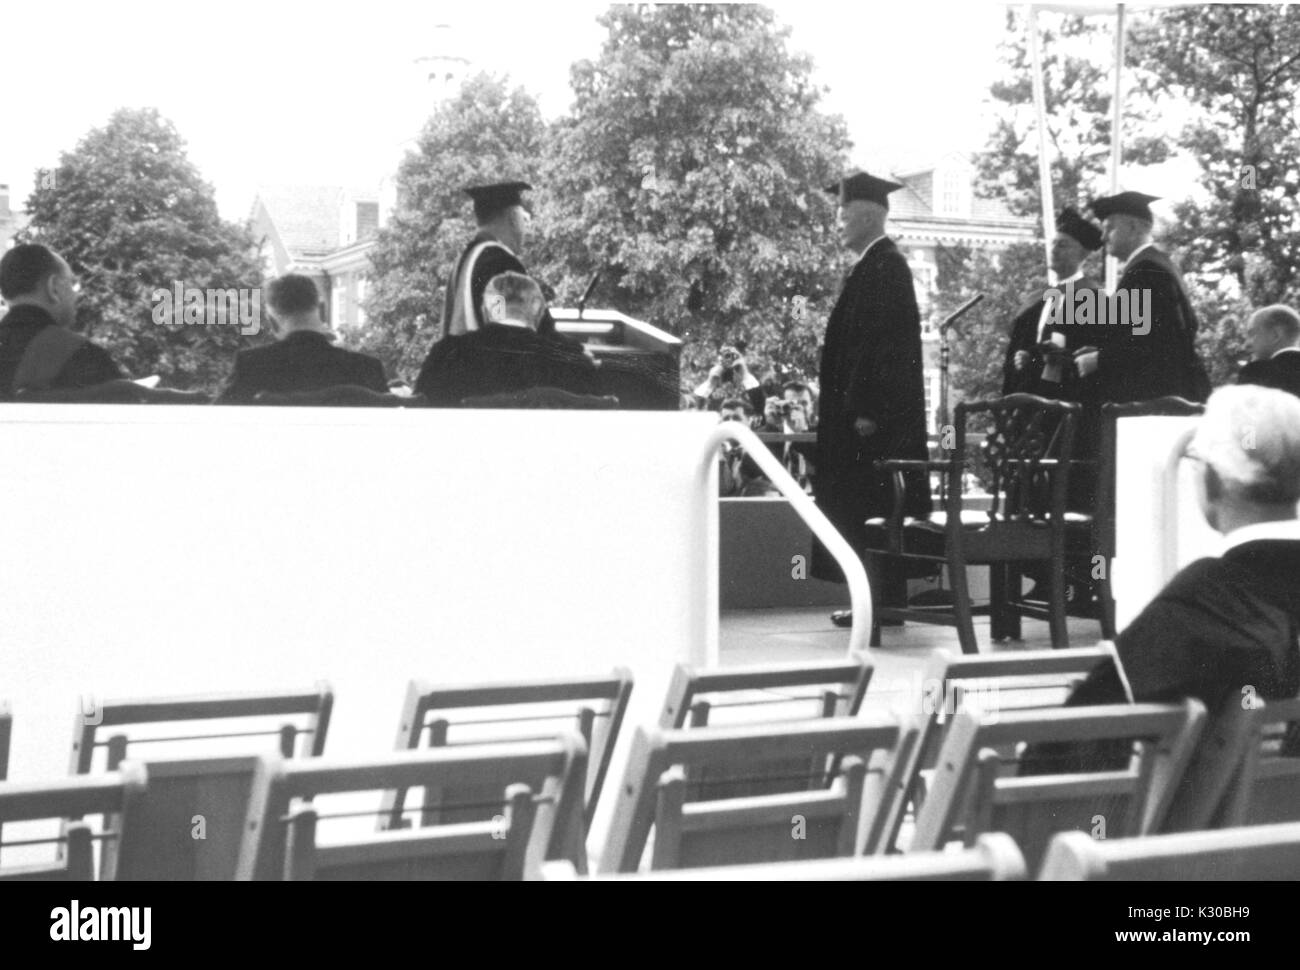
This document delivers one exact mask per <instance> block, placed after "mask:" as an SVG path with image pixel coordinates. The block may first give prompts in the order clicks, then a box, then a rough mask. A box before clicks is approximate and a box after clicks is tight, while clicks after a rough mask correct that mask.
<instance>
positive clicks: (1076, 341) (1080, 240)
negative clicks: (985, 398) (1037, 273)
mask: <svg viewBox="0 0 1300 970" xmlns="http://www.w3.org/2000/svg"><path fill="white" fill-rule="evenodd" d="M1099 249H1101V230H1100V229H1098V228H1097V226H1096V225H1094V224H1093V223H1091V222H1089V221H1088V220H1087V219H1085V218H1084V217H1083V216H1081V215H1080V214H1079V213H1078V211H1076V210H1075V209H1073V208H1070V207H1067V208H1065V209H1062V210H1061V214H1060V215H1059V216H1058V217H1057V219H1056V235H1055V236H1053V237H1052V262H1051V269H1052V272H1053V273H1054V274H1055V275H1056V279H1057V283H1056V285H1055V286H1052V287H1049V288H1047V289H1046V290H1044V291H1043V294H1042V295H1041V296H1039V297H1038V298H1037V299H1035V300H1034V301H1033V302H1032V303H1031V304H1030V305H1029V306H1027V307H1025V309H1024V310H1022V311H1021V312H1020V314H1019V315H1018V316H1017V317H1016V319H1015V321H1014V322H1013V323H1012V325H1011V338H1010V340H1008V341H1007V353H1006V359H1005V360H1004V362H1003V365H1002V393H1003V394H1037V395H1038V396H1039V397H1046V398H1051V399H1053V400H1062V401H1072V400H1077V399H1078V388H1077V387H1076V386H1075V385H1076V384H1077V380H1078V377H1077V374H1076V373H1075V370H1074V363H1073V360H1072V359H1071V357H1070V355H1072V354H1073V352H1074V351H1075V350H1078V349H1079V348H1080V347H1082V346H1083V343H1082V342H1081V338H1082V337H1083V336H1084V335H1085V328H1081V327H1074V326H1067V325H1065V324H1064V320H1065V319H1066V317H1065V310H1066V306H1067V303H1066V301H1067V300H1068V299H1070V298H1072V297H1073V295H1074V294H1075V293H1076V292H1080V291H1082V290H1085V289H1088V290H1094V291H1097V292H1100V291H1101V289H1102V284H1101V282H1100V281H1099V280H1097V279H1095V278H1093V277H1091V276H1087V275H1085V274H1084V271H1083V264H1084V261H1085V260H1086V259H1087V258H1088V256H1089V255H1090V254H1092V253H1095V252H1096V251H1097V250H1099ZM1058 321H1060V322H1058ZM1057 335H1059V336H1057ZM1053 343H1054V344H1055V345H1056V347H1057V351H1056V352H1049V351H1048V350H1047V345H1049V344H1053Z"/></svg>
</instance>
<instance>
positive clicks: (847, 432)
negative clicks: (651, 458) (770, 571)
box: [810, 172, 930, 626]
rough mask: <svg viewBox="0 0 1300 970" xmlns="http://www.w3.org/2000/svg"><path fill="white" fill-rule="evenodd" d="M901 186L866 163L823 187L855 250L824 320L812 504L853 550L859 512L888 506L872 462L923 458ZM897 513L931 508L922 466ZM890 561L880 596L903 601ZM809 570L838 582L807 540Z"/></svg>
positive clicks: (917, 339) (843, 616) (918, 513)
mask: <svg viewBox="0 0 1300 970" xmlns="http://www.w3.org/2000/svg"><path fill="white" fill-rule="evenodd" d="M900 188H902V186H901V185H899V184H898V183H896V182H889V181H886V180H885V179H880V178H876V177H874V176H872V175H868V174H867V173H865V172H858V173H856V174H853V175H850V176H848V177H847V178H844V179H843V180H841V181H840V182H839V183H837V184H835V185H831V186H827V188H826V191H828V192H831V193H833V194H837V195H838V196H839V226H840V236H841V241H842V242H843V244H844V246H845V248H847V249H848V250H849V251H850V252H852V253H855V254H857V258H856V260H855V261H854V265H853V269H852V270H851V271H850V273H849V275H848V278H847V279H846V280H845V282H844V287H843V289H842V290H841V291H840V295H839V298H838V299H837V300H836V302H835V308H834V309H833V310H832V311H831V315H830V319H829V320H828V321H827V324H826V337H825V342H824V344H823V346H822V357H821V368H820V375H819V383H820V388H821V411H820V415H819V419H818V428H817V457H816V460H815V463H814V464H815V474H814V478H813V491H814V494H815V497H816V500H817V505H818V507H819V508H820V509H821V511H822V512H823V513H824V514H825V515H826V517H827V518H828V519H829V520H830V521H831V523H832V524H833V525H834V526H835V528H836V529H838V530H839V532H840V534H841V535H842V536H844V538H845V540H846V541H847V542H848V543H849V545H850V546H852V547H853V548H854V549H855V550H861V549H862V548H863V546H864V545H865V542H866V529H865V522H866V520H867V519H868V518H871V517H875V516H885V515H888V514H889V513H890V511H891V509H892V508H893V487H892V484H891V481H890V477H891V476H890V475H889V474H887V473H885V472H882V471H879V470H878V469H877V468H876V467H875V463H876V462H877V461H879V460H881V459H887V458H907V459H919V460H924V459H925V458H926V457H927V445H926V422H925V385H924V380H923V377H922V370H921V315H920V312H919V310H918V309H917V305H916V290H915V288H914V286H913V283H912V271H911V270H910V269H909V268H908V265H907V260H906V259H904V258H903V254H902V253H900V252H899V251H898V247H897V246H895V245H894V243H893V240H891V239H890V238H889V237H888V236H886V235H885V221H886V219H887V218H888V215H889V193H891V192H894V191H896V190H897V189H900ZM904 513H905V514H906V515H909V516H915V517H925V516H928V515H929V514H930V483H929V481H928V478H927V476H926V475H925V474H924V473H919V472H918V473H909V474H908V476H907V494H906V499H905V508H904ZM896 565H897V564H891V563H890V562H888V560H885V559H884V558H883V557H882V562H881V566H882V575H883V578H884V582H885V588H884V589H883V590H882V591H881V602H883V603H885V604H888V605H904V601H905V600H906V574H905V573H904V572H903V571H902V570H901V569H899V568H896ZM891 566H894V567H895V568H891ZM810 572H811V574H812V575H813V576H815V577H816V578H818V579H824V580H829V581H831V582H843V581H844V577H843V574H842V572H841V571H840V568H839V566H838V565H837V564H836V562H835V560H834V559H833V558H832V557H831V556H830V554H829V553H828V552H827V550H826V549H825V548H824V547H823V546H822V545H821V543H819V542H816V541H815V540H814V546H813V556H812V568H811V570H810ZM831 619H832V620H833V621H834V622H835V623H836V624H837V625H839V626H849V625H851V624H852V622H853V618H852V613H851V611H848V610H842V611H839V612H837V613H835V614H833V615H832V617H831Z"/></svg>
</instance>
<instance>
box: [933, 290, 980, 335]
mask: <svg viewBox="0 0 1300 970" xmlns="http://www.w3.org/2000/svg"><path fill="white" fill-rule="evenodd" d="M982 299H984V294H983V293H976V294H975V295H974V296H973V297H971V298H970V299H969V300H967V301H966V302H965V303H963V304H962V305H961V306H959V307H958V308H957V309H956V310H954V311H953V312H952V313H950V314H948V316H947V317H945V318H944V321H943V323H941V324H939V329H940V331H943V330H947V329H948V328H949V327H951V326H952V325H953V324H954V323H956V322H957V319H958V318H959V317H961V316H963V315H964V314H966V313H968V312H969V311H970V310H972V309H974V307H975V304H977V303H979V302H980V301H981V300H982Z"/></svg>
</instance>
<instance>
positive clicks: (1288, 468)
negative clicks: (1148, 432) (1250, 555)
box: [1192, 384, 1300, 505]
mask: <svg viewBox="0 0 1300 970" xmlns="http://www.w3.org/2000/svg"><path fill="white" fill-rule="evenodd" d="M1192 449H1193V450H1194V451H1195V453H1196V454H1197V457H1199V458H1201V459H1202V460H1203V461H1204V462H1205V463H1206V465H1208V466H1209V467H1210V468H1212V469H1214V471H1215V472H1216V473H1217V474H1218V476H1219V478H1220V479H1221V480H1222V481H1223V483H1224V486H1225V487H1226V488H1227V489H1229V490H1231V491H1235V492H1237V493H1238V494H1239V495H1240V497H1241V498H1243V499H1245V500H1246V501H1249V502H1257V503H1260V504H1266V505H1282V504H1287V503H1295V502H1300V398H1297V397H1295V396H1294V395H1292V394H1288V393H1287V392H1286V391H1279V390H1275V389H1274V388H1271V387H1261V386H1258V385H1253V384H1241V385H1236V386H1232V387H1221V388H1219V389H1218V390H1217V391H1215V392H1214V393H1213V394H1212V395H1210V400H1209V402H1208V403H1207V404H1206V405H1205V416H1204V417H1203V418H1202V419H1201V423H1200V425H1199V427H1198V428H1197V430H1196V435H1195V437H1194V438H1193V439H1192Z"/></svg>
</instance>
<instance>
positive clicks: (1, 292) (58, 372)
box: [0, 243, 125, 400]
mask: <svg viewBox="0 0 1300 970" xmlns="http://www.w3.org/2000/svg"><path fill="white" fill-rule="evenodd" d="M78 290H79V287H78V285H77V281H76V278H75V277H74V276H73V273H72V270H71V269H70V268H69V266H68V264H67V263H66V262H65V261H64V260H63V259H62V258H61V257H59V256H58V255H57V254H55V253H54V252H52V251H51V250H50V249H49V248H48V247H46V246H42V245H40V244H39V243H27V244H24V245H20V246H14V247H13V248H12V249H10V250H9V251H8V252H7V253H5V254H4V257H3V258H2V259H0V296H2V297H3V298H4V301H5V303H6V304H8V306H9V311H8V312H7V313H6V314H5V315H4V317H3V318H0V400H12V399H13V397H14V395H15V393H16V392H18V391H24V390H33V391H36V390H40V391H44V390H74V389H81V388H89V387H95V386H96V385H100V384H105V383H107V382H109V381H117V380H120V379H122V378H124V377H125V375H124V374H123V373H122V369H121V368H120V367H118V366H117V364H116V363H114V361H113V358H112V357H111V356H109V353H108V351H106V350H104V348H102V347H100V346H98V345H96V344H93V343H91V342H90V341H89V340H87V339H86V338H85V337H83V336H82V335H81V334H77V333H73V332H72V329H71V328H72V326H73V325H74V324H75V322H76V319H77V296H78Z"/></svg>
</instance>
